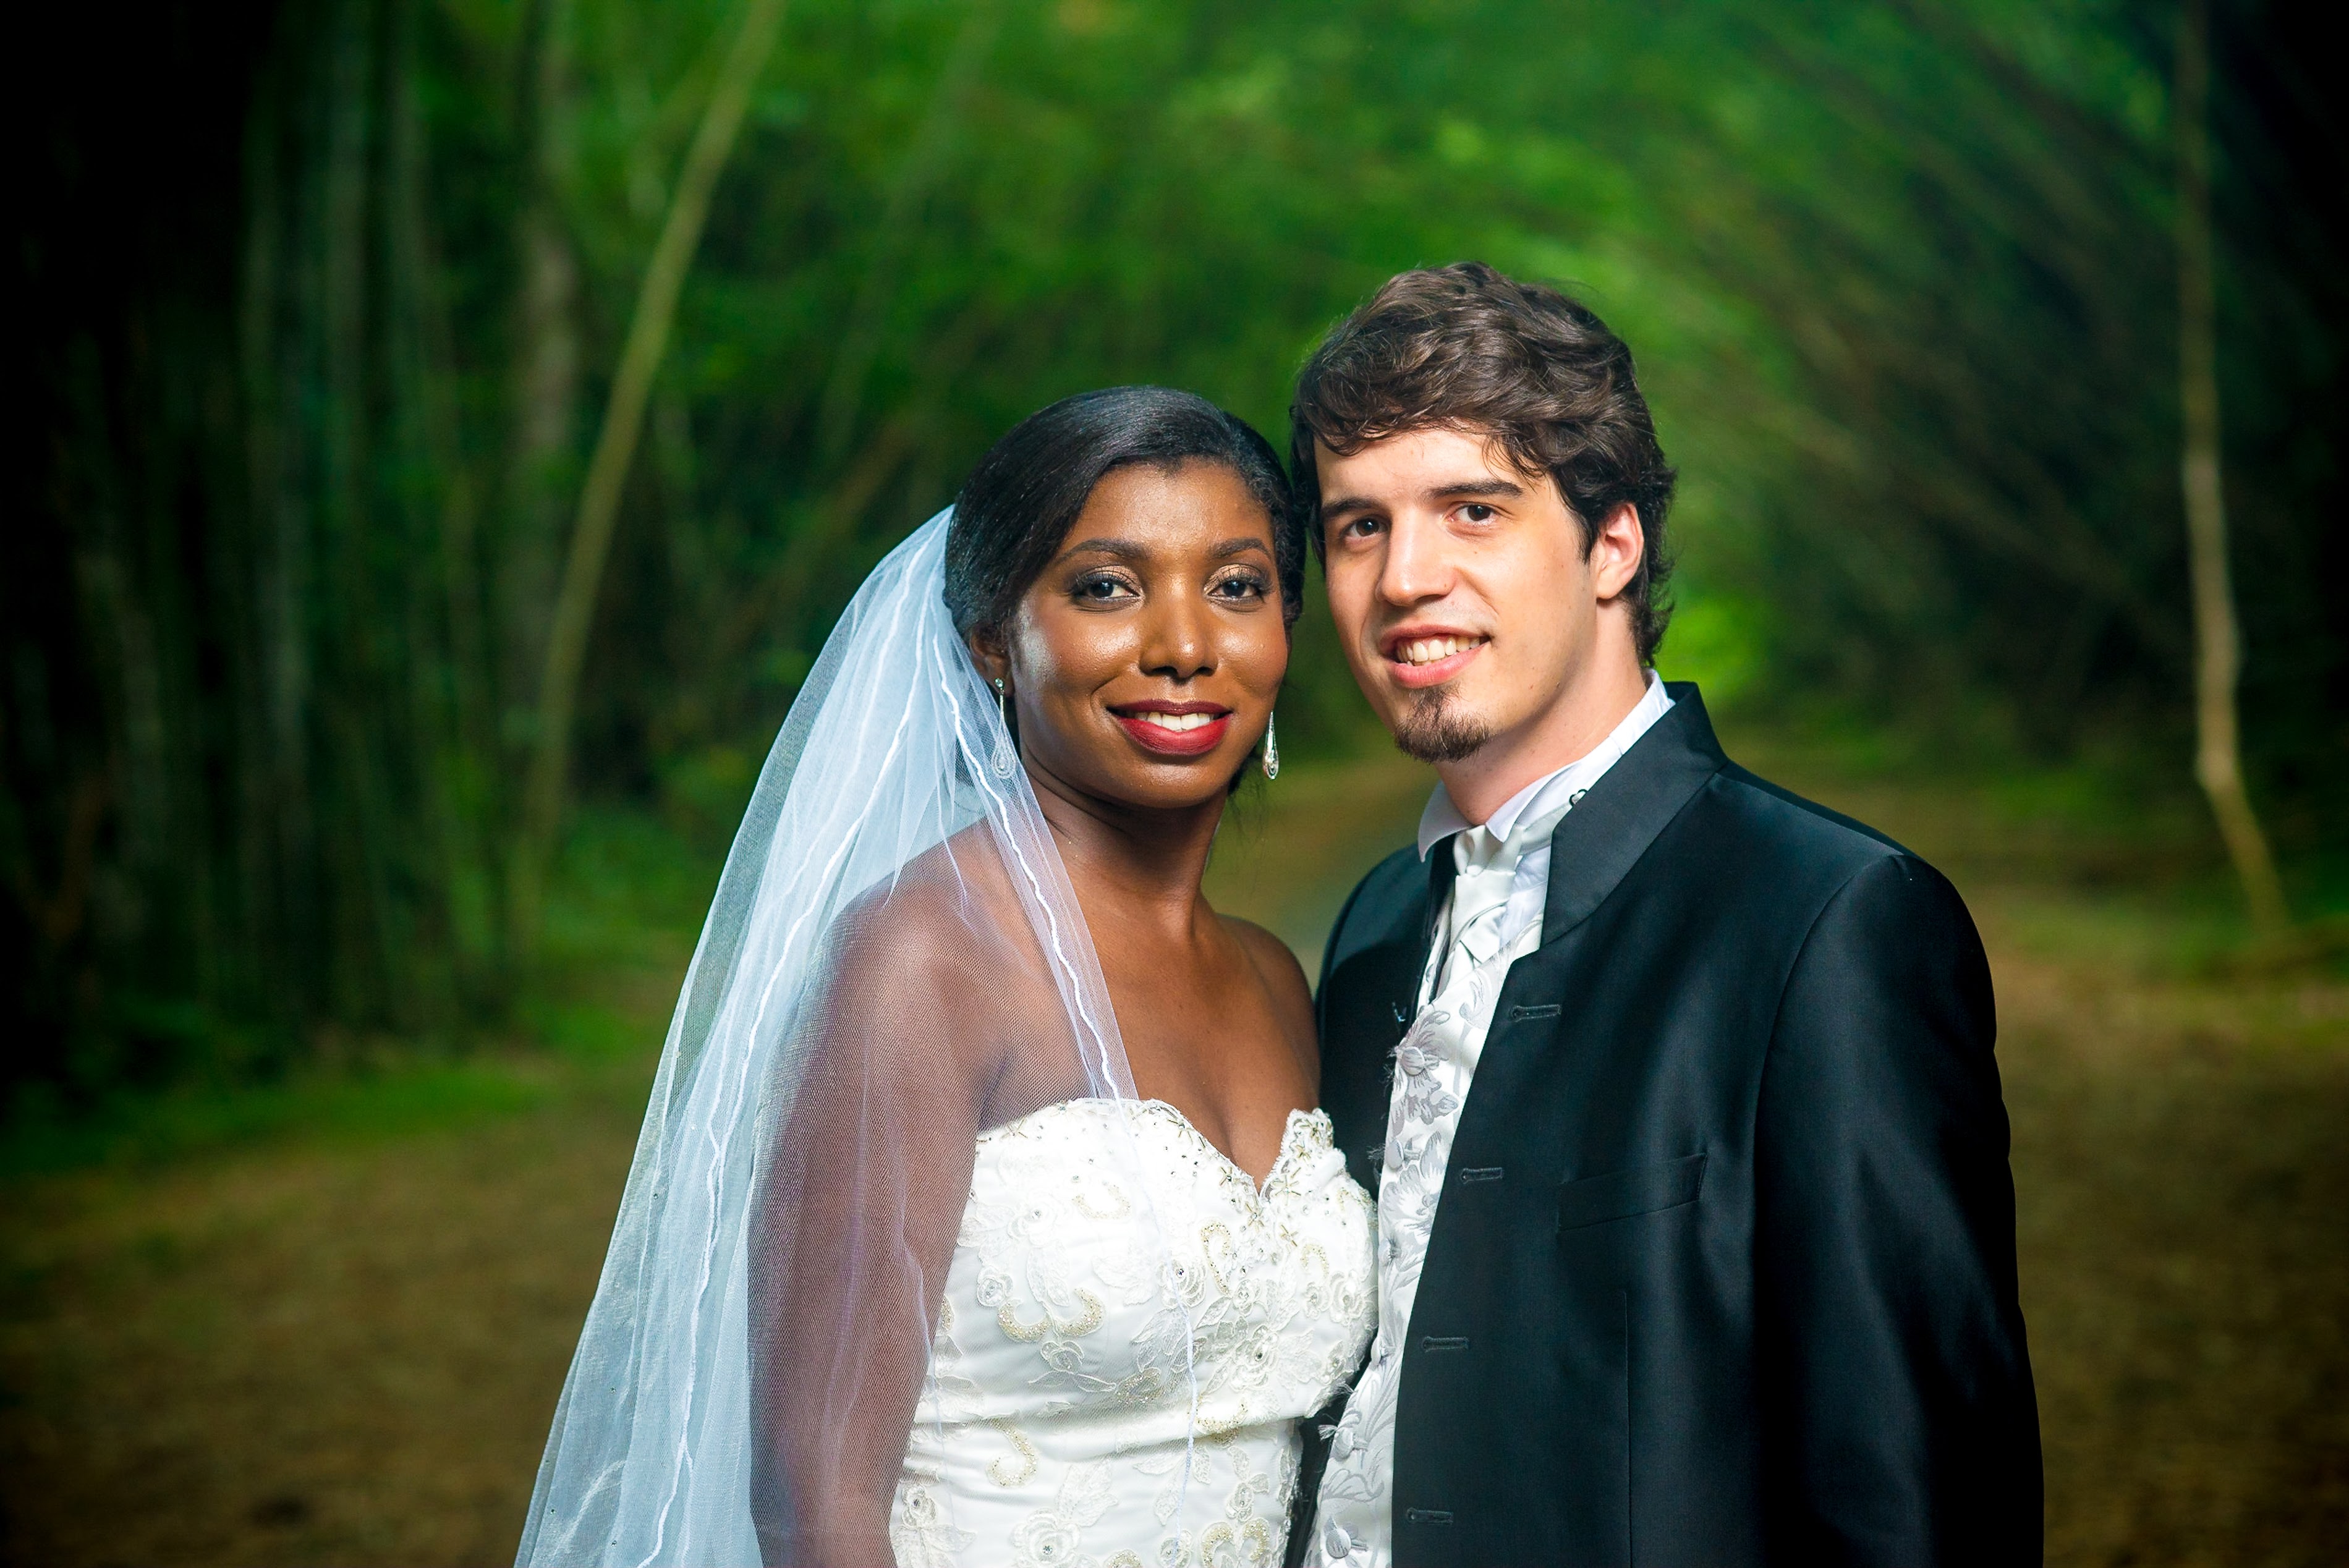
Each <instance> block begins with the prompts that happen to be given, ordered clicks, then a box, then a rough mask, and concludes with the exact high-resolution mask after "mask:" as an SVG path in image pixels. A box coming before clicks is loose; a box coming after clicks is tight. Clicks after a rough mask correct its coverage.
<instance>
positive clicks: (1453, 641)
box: [1402, 637, 1485, 665]
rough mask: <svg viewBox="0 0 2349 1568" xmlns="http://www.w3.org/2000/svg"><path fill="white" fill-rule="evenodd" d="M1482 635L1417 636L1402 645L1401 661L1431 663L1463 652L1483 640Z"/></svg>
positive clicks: (1406, 662) (1418, 663) (1408, 663)
mask: <svg viewBox="0 0 2349 1568" xmlns="http://www.w3.org/2000/svg"><path fill="white" fill-rule="evenodd" d="M1484 640H1485V639H1484V638H1482V637H1419V638H1415V639H1413V641H1411V642H1408V643H1405V644H1404V645H1402V662H1403V663H1404V664H1407V665H1432V664H1433V663H1434V662H1435V661H1436V660H1438V659H1448V658H1450V657H1451V656H1452V655H1454V654H1457V653H1463V652H1465V651H1466V650H1467V649H1470V648H1473V647H1475V645H1477V644H1479V643H1481V642H1483V641H1484Z"/></svg>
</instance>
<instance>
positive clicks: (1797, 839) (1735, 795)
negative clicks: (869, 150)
mask: <svg viewBox="0 0 2349 1568" xmlns="http://www.w3.org/2000/svg"><path fill="white" fill-rule="evenodd" d="M1713 785H1714V789H1715V792H1716V794H1717V795H1718V796H1719V797H1720V798H1721V799H1722V800H1723V804H1724V805H1726V806H1727V807H1728V808H1729V810H1730V813H1731V816H1732V819H1733V821H1734V823H1735V825H1736V830H1743V831H1744V832H1747V833H1752V834H1757V835H1760V836H1763V837H1765V838H1767V839H1769V840H1772V841H1778V842H1782V843H1784V844H1785V846H1786V847H1787V848H1789V849H1792V850H1796V851H1802V852H1805V853H1807V854H1812V855H1818V854H1825V855H1826V856H1827V857H1828V858H1831V859H1834V860H1839V861H1840V860H1849V861H1853V862H1855V863H1857V862H1864V861H1875V860H1881V859H1883V858H1885V857H1886V856H1888V855H1901V856H1907V857H1908V858H1909V859H1911V860H1914V859H1915V858H1916V856H1915V855H1914V854H1913V853H1912V852H1911V851H1909V849H1908V848H1907V847H1906V846H1905V845H1903V844H1901V843H1899V841H1896V840H1894V839H1893V838H1892V836H1891V835H1890V834H1889V833H1885V832H1882V831H1880V830H1878V829H1875V828H1872V827H1870V826H1868V824H1867V823H1866V822H1863V821H1861V820H1858V819H1857V818H1856V817H1847V816H1845V815H1844V814H1843V813H1842V812H1840V811H1837V810H1831V809H1830V808H1828V807H1826V806H1822V805H1820V804H1819V803H1818V802H1817V801H1816V800H1812V799H1806V798H1805V797H1803V796H1801V795H1797V794H1795V792H1794V791H1793V790H1792V789H1787V788H1786V787H1785V785H1783V784H1775V783H1773V782H1771V781H1770V780H1769V779H1764V778H1763V777H1762V776H1761V775H1759V774H1757V773H1754V772H1753V771H1751V770H1750V769H1745V768H1743V767H1740V766H1739V765H1738V764H1736V763H1734V762H1730V763H1725V764H1724V765H1723V767H1722V769H1721V771H1720V772H1719V773H1716V774H1715V775H1714V776H1713Z"/></svg>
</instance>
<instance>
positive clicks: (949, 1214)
mask: <svg viewBox="0 0 2349 1568" xmlns="http://www.w3.org/2000/svg"><path fill="white" fill-rule="evenodd" d="M951 516H952V513H951V512H950V511H949V512H943V513H940V514H939V515H938V516H936V517H935V518H933V519H931V520H930V521H928V522H927V523H926V524H924V525H923V526H922V527H921V528H920V529H919V530H917V531H916V532H915V533H914V534H913V536H912V537H910V538H909V539H907V540H906V541H905V543H903V544H902V545H900V546H898V548H897V549H896V550H895V551H894V552H892V553H891V554H890V555H889V556H888V557H887V558H886V559H885V560H884V561H883V562H881V564H880V565H879V566H878V567H877V568H875V569H874V573H873V574H872V576H871V577H870V578H868V579H867V580H866V582H865V583H864V586H863V587H862V588H861V589H860V590H859V591H858V593H857V594H856V596H855V598H854V601H853V602H852V603H850V605H849V607H848V609H847V611H846V613H845V614H843V616H842V617H841V621H840V624H839V625H838V626H837V627H836V628H835V629H834V630H833V634H832V636H831V638H830V639H829V640H828V641H827V642H826V643H825V645H824V648H823V655H822V656H821V657H820V658H819V659H818V660H817V663H816V665H815V668H814V670H813V672H812V675H811V676H810V677H809V679H808V682H807V684H806V686H805V687H804V688H803V689H802V691H801V693H800V695H799V697H798V699H797V700H796V701H795V702H794V703H793V704H792V709H791V713H790V716H789V717H788V718H787V719H786V721H785V722H784V725H783V727H782V732H781V735H780V737H779V738H777V739H776V742H775V745H774V749H773V751H772V752H771V755H770V756H769V758H768V759H767V763H766V766H765V768H764V769H763V770H762V771H761V775H760V779H759V782H758V787H757V789H756V790H755V792H754V793H753V795H752V797H751V799H750V807H749V810H747V812H746V813H745V815H744V817H743V820H742V826H741V828H740V831H739V832H738V833H737V835H736V837H735V840H734V845H733V849H732V851H731V852H730V854H729V856H728V857H727V861H726V868H725V872H724V873H723V875H722V876H721V877H720V879H719V885H718V892H717V895H716V898H715V900H714V901H713V903H712V904H711V907H710V911H709V920H708V923H706V924H705V926H704V927H703V930H702V934H701V938H700V942H699V944H698V946H697V948H696V949H695V953H694V956H693V962H692V966H691V968H690V969H689V970H688V973H687V975H686V981H685V987H684V992H683V994H682V995H680V996H679V997H678V1005H677V1012H676V1015H675V1016H674V1018H673V1019H672V1021H671V1023H670V1026H669V1031H668V1037H667V1046H666V1048H665V1049H664V1052H663V1054H662V1057H661V1062H660V1068H659V1071H658V1074H657V1077H656V1078H655V1080H654V1084H653V1090H652V1098H651V1104H650V1106H649V1108H648V1109H647V1112H646V1115H645V1124H644V1130H643V1132H642V1134H641V1135H640V1136H639V1138H638V1140H637V1143H636V1161H635V1164H634V1166H633V1168H632V1169H631V1170H630V1171H629V1174H628V1181H627V1187H626V1193H625V1195H624V1197H623V1198H622V1200H621V1204H620V1212H619V1217H618V1221H617V1222H616V1225H615V1227H614V1230H613V1234H612V1243H611V1250H610V1253H608V1255H607V1256H606V1258H605V1264H604V1272H603V1276H602V1279H601V1281H600V1282H599V1284H598V1285H597V1287H596V1292H595V1302H594V1305H592V1307H591V1308H590V1309H589V1312H588V1315H587V1322H586V1326H585V1330H584V1331H583V1332H582V1334H581V1336H580V1341H579V1348H578V1351H577V1354H576V1356H575V1357H574V1359H573V1362H572V1366H571V1372H570V1377H569V1378H568V1380H567V1382H566V1383H565V1385H564V1392H563V1399H562V1403H561V1405H560V1407H559V1408H558V1409H557V1411H556V1413H555V1418H554V1432H553V1435H552V1436H551V1438H550V1439H549V1440H548V1443H547V1448H546V1454H545V1458H544V1460H543V1462H542V1463H541V1466H540V1469H539V1474H538V1484H537V1489H536V1491H535V1493H534V1495H533V1499H532V1502H531V1513H530V1518H529V1521H528V1523H527V1525H526V1526H525V1529H524V1532H523V1540H522V1547H521V1552H520V1554H519V1557H518V1561H519V1562H520V1563H550V1564H551V1563H565V1564H572V1563H611V1564H618V1563H707V1564H717V1565H724V1568H742V1565H743V1564H747V1563H758V1562H761V1561H762V1560H764V1561H767V1562H776V1561H802V1560H805V1561H813V1560H818V1559H821V1558H823V1557H826V1556H836V1555H839V1554H841V1553H844V1552H849V1551H853V1550H855V1549H856V1548H857V1546H858V1544H859V1543H870V1542H873V1541H874V1540H875V1539H876V1537H875V1535H874V1531H875V1530H876V1529H877V1530H879V1531H881V1532H884V1534H883V1535H882V1536H881V1537H878V1538H879V1539H885V1528H886V1518H887V1511H888V1507H889V1500H890V1498H891V1495H892V1493H893V1492H894V1490H895V1484H896V1480H897V1471H898V1469H899V1467H900V1466H901V1465H902V1463H903V1450H904V1444H905V1437H906V1434H907V1431H908V1430H909V1429H910V1424H911V1422H912V1421H913V1420H914V1419H915V1418H916V1408H917V1403H918V1402H919V1400H920V1398H921V1395H922V1393H923V1390H924V1388H925V1387H926V1379H927V1378H928V1377H929V1371H928V1368H929V1347H930V1345H931V1342H932V1336H933V1334H934V1332H935V1329H936V1323H935V1321H934V1318H935V1314H936V1304H937V1300H938V1295H939V1291H940V1288H941V1284H942V1281H943V1279H944V1273H945V1269H946V1265H947V1262H948V1259H949V1257H950V1255H951V1252H952V1248H953V1245H954V1239H955V1233H956V1230H957V1225H958V1223H959V1220H960V1215H961V1212H962V1207H963V1204H964V1202H965V1199H966V1196H967V1194H968V1186H969V1180H970V1171H971V1166H972V1160H973V1154H974V1150H973V1140H975V1139H976V1137H977V1135H978V1132H979V1131H980V1130H983V1129H985V1128H987V1127H989V1126H995V1125H999V1124H1001V1123H1004V1122H1006V1121H1009V1120H1012V1119H1016V1118H1018V1117H1019V1116H1022V1115H1025V1114H1027V1113H1028V1112H1030V1111H1032V1110H1035V1109H1039V1108H1040V1107H1042V1106H1045V1105H1049V1104H1051V1103H1054V1102H1056V1101H1059V1100H1063V1099H1080V1098H1092V1099H1104V1100H1111V1101H1118V1102H1123V1103H1126V1104H1128V1105H1131V1104H1132V1103H1133V1079H1132V1077H1131V1075H1130V1074H1129V1072H1128V1070H1127V1068H1126V1062H1125V1055H1124V1051H1123V1047H1122V1046H1121V1045H1120V1042H1119V1037H1118V1030H1117V1021H1116V1017H1115V1015H1114V1014H1113V1013H1112V1010H1111V1006H1110V1002H1109V997H1108V994H1107V992H1106V990H1105V989H1104V987H1103V985H1102V978H1101V973H1100V969H1099V966H1098V965H1097V964H1096V962H1095V960H1094V955H1093V950H1092V944H1091V941H1090V939H1089V937H1088V936H1087V934H1086V930H1085V924H1084V920H1083V917H1082V915H1081V913H1080V912H1079V909H1078V906H1077V901H1076V898H1075V896H1074V894H1073V893H1072V892H1071V889H1070V886H1069V882H1068V879H1067V876H1066V875H1065V873H1064V872H1063V870H1062V867H1061V861H1060V858H1059V855H1058V853H1057V851H1055V849H1054V847H1053V844H1052V841H1051V837H1050V832H1049V831H1048V830H1047V829H1046V827H1045V824H1044V820H1043V818H1042V817H1041V815H1040V812H1039V810H1038V808H1037V804H1036V799H1035V797H1034V795H1033V793H1032V792H1031V791H1030V787H1029V782H1028V779H1027V775H1026V773H1025V771H1024V770H1023V769H1020V768H1019V766H1018V765H1017V762H1016V760H1015V756H1014V752H1013V749H1012V748H1011V745H1010V739H1009V736H1008V735H1007V734H1006V733H1005V729H1004V727H1003V724H1002V721H1001V720H1000V718H999V717H998V714H997V710H996V704H995V700H994V697H993V695H992V693H991V692H990V691H989V690H988V687H987V686H986V685H985V684H984V683H983V682H982V681H981V679H980V678H979V676H978V671H977V670H976V668H975V667H974V666H973V665H972V663H971V660H970V657H969V655H968V653H967V651H966V650H965V648H964V646H963V644H962V641H961V639H960V638H958V637H957V635H956V634H955V631H954V627H953V624H952V623H951V620H950V618H949V616H948V614H947V606H946V603H945V599H944V596H943V589H944V558H945V546H946V539H947V528H948V525H949V521H950V519H951ZM1131 1150H1132V1145H1131V1143H1130V1142H1129V1144H1128V1152H1129V1154H1131ZM1137 1164H1138V1161H1137ZM1129 1186H1130V1190H1131V1191H1135V1192H1140V1191H1143V1182H1142V1181H1140V1180H1139V1179H1137V1180H1135V1181H1133V1182H1131V1183H1130V1184H1129ZM1133 1245H1134V1248H1135V1257H1134V1260H1133V1261H1134V1262H1135V1264H1139V1265H1141V1266H1140V1268H1139V1269H1138V1270H1137V1271H1136V1272H1137V1274H1139V1275H1142V1276H1147V1277H1152V1278H1155V1277H1157V1276H1158V1274H1159V1273H1160V1270H1161V1269H1163V1267H1164V1264H1165V1259H1166V1257H1167V1253H1166V1250H1165V1248H1164V1245H1163V1244H1162V1243H1161V1242H1160V1241H1159V1239H1158V1237H1157V1235H1156V1233H1155V1228H1154V1222H1153V1221H1152V1219H1151V1217H1150V1216H1149V1215H1148V1213H1147V1212H1141V1213H1137V1215H1136V1216H1135V1220H1134V1236H1133ZM1191 1354H1192V1347H1191V1344H1190V1337H1189V1333H1188V1327H1187V1324H1186V1323H1185V1322H1184V1321H1182V1320H1180V1319H1179V1317H1178V1318H1176V1319H1174V1321H1173V1326H1172V1327H1171V1328H1170V1331H1169V1332H1168V1333H1167V1334H1166V1335H1165V1336H1164V1345H1163V1346H1160V1347H1159V1349H1158V1351H1157V1353H1156V1355H1155V1358H1154V1360H1153V1361H1151V1362H1150V1365H1149V1370H1148V1372H1147V1373H1146V1375H1147V1376H1150V1377H1156V1378H1161V1379H1164V1380H1166V1386H1171V1387H1180V1385H1181V1383H1182V1381H1183V1380H1185V1379H1186V1378H1188V1377H1190V1376H1191V1367H1190V1357H1191ZM1146 1359H1148V1358H1146Z"/></svg>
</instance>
